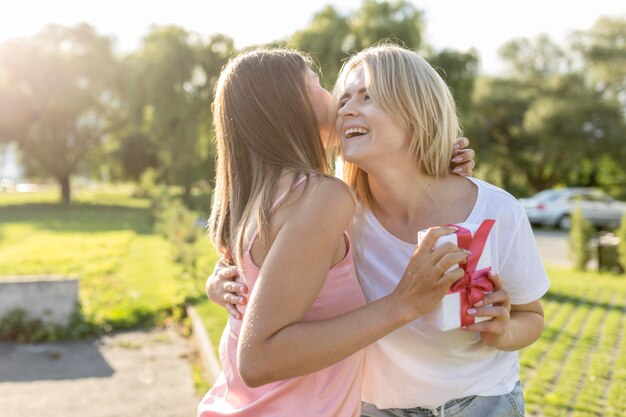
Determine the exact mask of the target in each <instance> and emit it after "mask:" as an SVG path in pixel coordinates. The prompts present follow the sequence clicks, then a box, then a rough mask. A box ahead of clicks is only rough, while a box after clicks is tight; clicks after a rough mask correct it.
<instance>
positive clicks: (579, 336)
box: [520, 268, 626, 417]
mask: <svg viewBox="0 0 626 417" xmlns="http://www.w3.org/2000/svg"><path fill="white" fill-rule="evenodd" d="M548 273H549V275H550V278H551V281H552V288H551V289H550V291H549V293H548V295H547V296H546V298H545V301H544V309H545V317H546V326H545V330H544V332H543V334H542V336H541V338H540V339H539V340H538V341H537V342H536V343H535V344H533V345H532V346H530V347H528V348H526V349H524V350H523V351H522V352H521V354H520V362H521V365H522V384H523V385H524V393H525V396H526V411H527V414H528V415H529V416H542V417H543V416H545V417H560V416H563V417H565V416H571V417H623V416H626V332H625V331H624V327H625V325H626V321H625V317H626V276H624V275H622V276H616V275H612V274H608V273H602V274H601V273H597V272H575V271H570V270H565V269H557V268H549V270H548Z"/></svg>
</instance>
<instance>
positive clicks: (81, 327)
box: [0, 305, 98, 343]
mask: <svg viewBox="0 0 626 417" xmlns="http://www.w3.org/2000/svg"><path fill="white" fill-rule="evenodd" d="M97 333H98V328H97V327H96V326H95V325H93V324H91V323H88V322H87V321H86V320H85V318H84V317H83V315H82V313H81V307H80V305H79V306H78V307H77V308H76V309H75V310H74V312H73V313H72V316H71V317H70V323H69V325H68V326H67V327H63V326H59V325H57V324H51V323H44V322H43V321H41V320H39V319H33V318H30V317H28V315H27V314H26V311H24V310H22V309H15V310H12V311H9V312H8V313H7V314H5V315H4V316H3V317H2V319H0V341H14V342H18V343H41V342H54V341H57V340H68V339H69V340H80V339H85V338H87V337H89V336H93V335H95V334H97Z"/></svg>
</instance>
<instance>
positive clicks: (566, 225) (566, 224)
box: [556, 214, 572, 230]
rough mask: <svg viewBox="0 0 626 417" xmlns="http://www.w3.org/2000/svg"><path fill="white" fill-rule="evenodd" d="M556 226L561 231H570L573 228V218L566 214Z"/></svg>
mask: <svg viewBox="0 0 626 417" xmlns="http://www.w3.org/2000/svg"><path fill="white" fill-rule="evenodd" d="M556 225H557V226H558V227H559V228H560V229H564V230H569V229H571V228H572V218H571V217H570V215H569V214H564V215H562V216H561V218H560V219H559V221H558V222H556Z"/></svg>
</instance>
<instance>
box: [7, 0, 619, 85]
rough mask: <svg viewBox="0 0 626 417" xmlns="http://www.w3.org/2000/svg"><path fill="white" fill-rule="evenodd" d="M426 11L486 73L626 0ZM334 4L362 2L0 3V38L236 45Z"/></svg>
mask: <svg viewBox="0 0 626 417" xmlns="http://www.w3.org/2000/svg"><path fill="white" fill-rule="evenodd" d="M409 1H410V2H411V3H413V4H414V5H415V6H416V7H417V8H418V9H420V10H423V11H424V18H425V24H426V25H425V26H426V32H425V38H426V42H428V43H429V44H430V45H432V46H434V47H435V49H442V48H452V49H457V50H461V51H467V50H468V49H469V48H472V47H474V48H476V49H477V50H478V53H479V56H480V59H481V67H480V71H481V73H483V74H498V73H502V72H504V70H505V67H504V65H503V64H502V62H501V61H500V60H499V58H498V53H497V51H498V48H499V47H500V46H502V45H503V44H504V43H505V42H506V41H508V40H510V39H513V38H519V37H535V36H537V35H538V34H540V33H547V34H548V35H550V36H551V37H552V39H554V40H555V41H557V42H562V41H563V40H564V39H565V37H566V35H567V34H568V33H569V32H571V31H572V30H576V29H583V30H584V29H589V28H590V27H591V26H592V25H593V23H594V22H595V21H596V19H597V18H598V17H599V16H602V15H610V16H621V17H626V1H624V0H580V1H572V0H570V1H565V0H526V1H514V0H513V1H511V0H510V1H503V0H473V1H467V0H466V1H463V0H409ZM326 4H331V5H333V6H334V7H335V8H336V9H338V10H339V11H340V12H343V13H349V12H351V11H354V10H356V9H358V7H359V6H360V4H361V0H334V1H333V0H328V1H326V0H317V1H302V0H301V1H298V0H246V1H242V0H226V1H214V0H204V1H201V0H176V1H171V0H152V1H146V0H107V1H103V0H19V1H15V0H13V1H11V0H0V42H2V41H4V40H6V39H8V38H11V37H22V36H29V35H33V34H35V33H37V32H38V31H40V30H41V29H42V28H43V26H44V25H45V24H46V23H59V24H64V25H72V24H75V23H78V22H81V21H86V22H88V23H90V24H92V25H93V26H94V27H95V28H96V29H97V30H98V32H100V33H102V34H106V35H110V36H113V37H115V38H116V40H117V43H116V47H117V49H118V51H119V52H129V51H132V50H134V49H136V48H137V47H138V46H139V44H140V40H141V38H142V37H143V36H144V35H145V34H146V33H147V31H148V29H149V27H150V26H151V25H152V24H159V25H163V24H176V25H179V26H182V27H185V28H187V29H189V30H192V31H194V32H198V33H199V34H200V35H202V36H209V35H212V34H214V33H224V34H226V35H229V36H230V37H232V38H233V39H234V41H235V46H236V47H245V46H248V45H252V44H259V43H265V42H269V41H273V40H278V39H282V38H285V37H288V36H289V35H290V34H292V33H293V32H295V31H296V30H298V29H301V28H304V27H306V26H307V25H308V23H309V22H310V20H311V18H312V17H313V15H314V13H315V12H317V11H319V10H320V9H322V8H323V6H324V5H326Z"/></svg>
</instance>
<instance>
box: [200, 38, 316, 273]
mask: <svg viewBox="0 0 626 417" xmlns="http://www.w3.org/2000/svg"><path fill="white" fill-rule="evenodd" d="M309 65H310V61H309V60H308V59H307V58H306V57H305V56H304V55H302V54H301V53H299V52H296V51H293V50H286V49H258V50H253V51H250V52H247V53H244V54H241V55H239V56H237V57H235V58H234V59H233V60H231V61H230V62H229V63H228V64H227V65H226V67H225V68H224V70H223V71H222V73H221V75H220V78H219V80H218V83H217V86H216V90H215V100H214V102H213V121H214V128H215V137H216V142H217V169H216V186H215V190H214V193H213V203H212V210H211V217H210V219H209V225H208V229H209V234H210V237H211V239H212V241H213V244H214V245H215V247H216V248H217V249H218V252H219V254H220V256H221V257H223V258H224V257H225V258H230V259H231V261H234V262H236V263H237V264H241V262H240V261H241V256H242V255H243V244H244V238H245V236H246V234H245V231H246V227H247V226H248V225H251V224H254V223H253V220H254V222H255V223H256V226H257V227H258V230H259V237H260V239H264V238H265V237H266V236H267V232H268V229H269V220H270V214H271V213H270V212H271V205H272V200H273V198H274V195H275V192H276V185H277V183H278V180H279V178H280V176H281V175H282V173H283V172H289V173H291V174H292V175H293V179H292V180H293V181H294V182H295V181H296V180H297V178H298V177H299V176H301V175H303V174H306V173H311V172H313V171H316V172H320V173H322V174H325V175H327V174H328V163H327V158H326V154H325V152H324V148H323V145H322V141H321V139H320V129H319V126H318V124H317V119H316V117H315V112H314V110H313V107H312V106H311V103H310V101H309V98H308V96H307V84H306V83H307V80H306V74H307V73H306V71H307V68H309ZM231 254H232V257H231V256H230V255H231Z"/></svg>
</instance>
